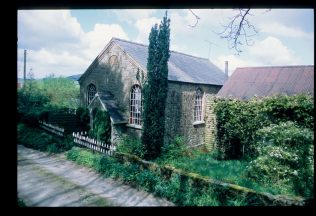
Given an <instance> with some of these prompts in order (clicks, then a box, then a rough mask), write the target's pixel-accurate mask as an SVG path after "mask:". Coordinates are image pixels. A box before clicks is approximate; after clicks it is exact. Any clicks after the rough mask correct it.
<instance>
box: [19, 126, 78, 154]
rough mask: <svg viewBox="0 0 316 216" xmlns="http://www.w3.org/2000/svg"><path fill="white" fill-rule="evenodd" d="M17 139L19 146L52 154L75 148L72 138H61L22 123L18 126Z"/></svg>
mask: <svg viewBox="0 0 316 216" xmlns="http://www.w3.org/2000/svg"><path fill="white" fill-rule="evenodd" d="M17 138H18V143H19V144H23V145H25V146H26V147H29V148H33V149H36V150H40V151H48V152H51V153H59V152H62V151H67V150H69V149H71V148H72V146H73V141H72V138H71V137H70V136H67V137H65V138H59V137H56V136H55V135H51V134H48V133H46V132H44V131H43V130H41V129H37V128H30V127H27V126H26V125H24V124H22V123H19V124H18V126H17Z"/></svg>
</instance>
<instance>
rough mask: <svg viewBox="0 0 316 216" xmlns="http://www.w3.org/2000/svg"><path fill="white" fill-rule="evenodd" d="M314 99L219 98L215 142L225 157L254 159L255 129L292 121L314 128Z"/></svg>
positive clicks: (302, 96) (298, 97)
mask: <svg viewBox="0 0 316 216" xmlns="http://www.w3.org/2000/svg"><path fill="white" fill-rule="evenodd" d="M313 112H314V99H313V98H312V97H311V96H308V95H295V96H285V95H279V96H273V97H266V98H263V99H258V98H253V99H252V100H250V101H239V100H235V99H229V100H228V99H220V100H219V101H218V103H217V104H216V107H215V113H216V117H217V131H218V133H217V139H218V144H219V145H220V146H221V148H222V149H223V151H224V152H225V156H226V159H239V158H241V157H243V156H245V158H246V159H254V158H256V157H257V156H258V152H257V149H256V143H257V142H256V131H257V130H259V129H261V128H263V127H265V126H268V125H270V124H271V123H274V124H277V123H279V122H286V121H288V120H290V121H294V122H295V123H296V124H297V125H299V126H301V127H307V128H311V129H313V128H314V123H313V121H314V115H313Z"/></svg>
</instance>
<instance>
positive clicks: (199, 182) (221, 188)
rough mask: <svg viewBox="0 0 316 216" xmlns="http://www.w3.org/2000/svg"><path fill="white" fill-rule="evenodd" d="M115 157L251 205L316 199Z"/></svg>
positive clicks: (126, 156)
mask: <svg viewBox="0 0 316 216" xmlns="http://www.w3.org/2000/svg"><path fill="white" fill-rule="evenodd" d="M114 157H116V158H117V159H118V160H119V161H120V162H121V163H136V164H138V165H139V166H140V169H150V170H151V171H153V172H154V173H156V174H158V175H160V176H162V177H163V178H165V179H169V178H170V177H171V176H172V175H174V174H178V175H179V176H180V178H181V179H182V180H183V181H189V184H190V186H193V187H194V186H195V187H200V188H201V189H202V188H203V187H207V186H211V187H213V188H214V191H215V192H216V193H217V194H218V195H219V197H221V198H222V199H225V197H228V196H243V197H245V199H246V200H247V202H248V203H249V204H250V205H252V204H253V205H262V206H305V205H309V204H311V203H313V201H314V200H307V199H304V198H302V197H294V196H293V197H290V196H285V195H272V194H269V193H262V192H257V191H254V190H252V189H249V188H245V187H241V186H238V185H235V184H230V183H225V182H222V181H218V180H214V179H211V178H206V177H203V176H200V175H198V174H196V173H187V172H184V171H183V170H180V169H176V168H175V167H172V166H168V165H166V166H163V167H161V166H159V165H158V164H156V163H153V162H150V161H145V160H142V159H141V158H139V157H137V156H135V155H130V154H126V153H121V152H115V154H114Z"/></svg>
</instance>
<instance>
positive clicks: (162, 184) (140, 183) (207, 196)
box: [67, 147, 271, 206]
mask: <svg viewBox="0 0 316 216" xmlns="http://www.w3.org/2000/svg"><path fill="white" fill-rule="evenodd" d="M198 155H199V154H197V155H196V156H198ZM204 155H205V154H204ZM205 157H209V155H205ZM67 158H68V159H71V160H74V161H76V162H79V163H80V164H83V165H86V166H89V167H92V168H94V169H95V170H97V171H98V172H100V173H102V174H104V175H105V176H107V177H112V178H114V179H120V180H122V181H123V182H125V183H129V184H132V185H133V186H136V187H138V188H142V189H145V190H147V191H149V192H151V193H154V194H155V195H156V196H159V197H163V198H166V199H168V200H170V201H172V202H174V203H175V204H176V205H177V206H223V205H224V206H242V205H266V204H267V203H264V202H262V201H260V199H258V198H256V197H251V198H250V199H249V198H248V197H246V196H245V194H243V193H237V192H233V191H231V190H228V189H226V188H222V187H219V186H208V185H205V184H203V183H202V182H198V181H192V179H189V178H188V177H186V176H184V175H180V174H177V173H173V174H172V175H171V176H170V178H168V179H166V177H165V176H162V175H160V174H159V172H157V171H152V170H151V169H144V168H142V167H141V166H139V165H138V164H137V163H132V162H127V161H126V160H117V159H116V158H115V157H109V156H105V155H102V154H99V153H95V154H93V153H92V151H91V150H87V149H80V148H77V147H74V148H72V149H71V150H70V151H68V152H67ZM204 159H205V158H200V162H201V164H198V165H197V164H196V165H195V167H199V168H200V169H201V170H202V169H203V167H205V166H207V165H208V164H209V163H212V162H213V163H215V160H214V159H211V158H208V161H207V162H205V163H204V164H202V161H203V160H204ZM191 161H192V159H191ZM193 162H194V161H193ZM224 162H225V161H224ZM187 163H188V162H187ZM230 163H231V164H230V167H229V166H227V164H226V166H225V165H223V167H221V169H222V170H221V172H222V176H225V173H226V174H228V175H230V169H233V168H235V169H238V167H240V166H243V167H244V165H241V164H237V165H236V164H234V163H233V162H230ZM240 163H244V164H245V163H246V162H240ZM188 164H189V163H188ZM218 164H222V162H218ZM214 169H216V166H213V167H209V168H205V171H206V170H214ZM191 171H192V170H191ZM225 171H226V172H225ZM231 175H236V173H231ZM237 175H238V174H237ZM270 187H271V185H270ZM263 192H267V191H266V190H265V191H263Z"/></svg>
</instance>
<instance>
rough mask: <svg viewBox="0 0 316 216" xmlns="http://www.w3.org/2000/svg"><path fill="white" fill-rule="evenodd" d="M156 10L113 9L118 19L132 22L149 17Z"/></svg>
mask: <svg viewBox="0 0 316 216" xmlns="http://www.w3.org/2000/svg"><path fill="white" fill-rule="evenodd" d="M156 11H157V10H155V9H128V10H127V9H123V10H115V11H114V13H115V14H116V16H117V17H118V19H119V20H121V21H123V22H127V23H130V24H132V23H133V22H134V21H136V20H140V19H145V18H149V17H150V16H151V15H152V14H153V13H155V12H156Z"/></svg>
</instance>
